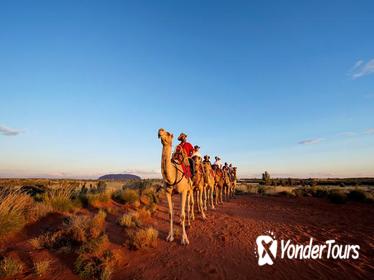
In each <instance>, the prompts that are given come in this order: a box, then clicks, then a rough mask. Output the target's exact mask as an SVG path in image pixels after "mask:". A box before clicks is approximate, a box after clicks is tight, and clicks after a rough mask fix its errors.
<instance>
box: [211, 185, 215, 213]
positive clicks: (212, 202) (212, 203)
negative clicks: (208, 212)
mask: <svg viewBox="0 0 374 280" xmlns="http://www.w3.org/2000/svg"><path fill="white" fill-rule="evenodd" d="M210 202H211V205H212V209H215V207H214V201H213V188H210Z"/></svg>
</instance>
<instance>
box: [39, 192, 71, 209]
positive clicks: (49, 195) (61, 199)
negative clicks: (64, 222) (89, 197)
mask: <svg viewBox="0 0 374 280" xmlns="http://www.w3.org/2000/svg"><path fill="white" fill-rule="evenodd" d="M74 190H75V187H73V186H67V187H59V188H55V189H51V190H49V191H48V192H46V193H44V194H43V196H42V199H43V202H44V203H46V204H49V205H50V206H51V207H52V209H53V210H54V211H56V212H69V211H71V210H73V209H74V208H75V206H76V205H75V204H74V202H73V201H72V198H73V195H74Z"/></svg>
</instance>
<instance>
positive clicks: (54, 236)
mask: <svg viewBox="0 0 374 280" xmlns="http://www.w3.org/2000/svg"><path fill="white" fill-rule="evenodd" d="M29 243H30V244H31V246H33V248H34V249H42V248H46V249H59V248H61V247H66V246H70V245H71V237H70V236H69V235H67V233H66V232H65V231H63V230H58V231H55V232H48V233H45V234H42V235H40V236H38V237H35V238H33V239H31V240H30V241H29Z"/></svg>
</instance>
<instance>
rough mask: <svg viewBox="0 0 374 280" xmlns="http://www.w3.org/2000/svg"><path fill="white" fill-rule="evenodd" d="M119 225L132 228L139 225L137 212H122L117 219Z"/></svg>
mask: <svg viewBox="0 0 374 280" xmlns="http://www.w3.org/2000/svg"><path fill="white" fill-rule="evenodd" d="M118 223H119V225H121V226H123V227H126V228H132V227H136V226H140V225H141V221H140V219H139V214H138V213H137V212H131V213H129V214H123V215H122V216H121V217H120V218H119V219H118Z"/></svg>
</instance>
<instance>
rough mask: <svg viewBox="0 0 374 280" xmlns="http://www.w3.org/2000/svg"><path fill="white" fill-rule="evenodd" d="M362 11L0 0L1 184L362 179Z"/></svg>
mask: <svg viewBox="0 0 374 280" xmlns="http://www.w3.org/2000/svg"><path fill="white" fill-rule="evenodd" d="M373 14H374V2H373V1H129V2H127V1H1V3H0V26H1V28H0V42H1V44H0V100H1V102H0V176H2V177H35V176H39V177H40V176H42V177H45V176H48V177H96V176H98V175H101V174H105V173H111V172H115V173H117V172H133V173H137V174H140V175H141V176H143V177H159V176H160V156H161V144H160V142H159V140H158V139H157V130H158V129H159V128H160V127H163V128H165V129H166V130H168V131H171V132H173V133H174V134H175V135H178V134H179V133H180V132H182V131H183V132H185V133H187V134H188V135H189V140H190V141H191V142H192V144H199V146H201V150H202V153H203V154H210V155H211V156H212V157H213V156H214V155H216V154H217V155H220V156H221V158H222V159H223V160H224V161H228V162H232V163H233V164H234V165H237V166H238V171H239V175H240V176H242V177H253V176H260V174H261V172H263V171H264V170H268V171H269V172H270V174H272V175H273V176H285V177H288V176H298V177H329V176H331V177H332V176H339V177H348V176H374V113H373V112H374V36H373V30H374V17H373Z"/></svg>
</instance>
